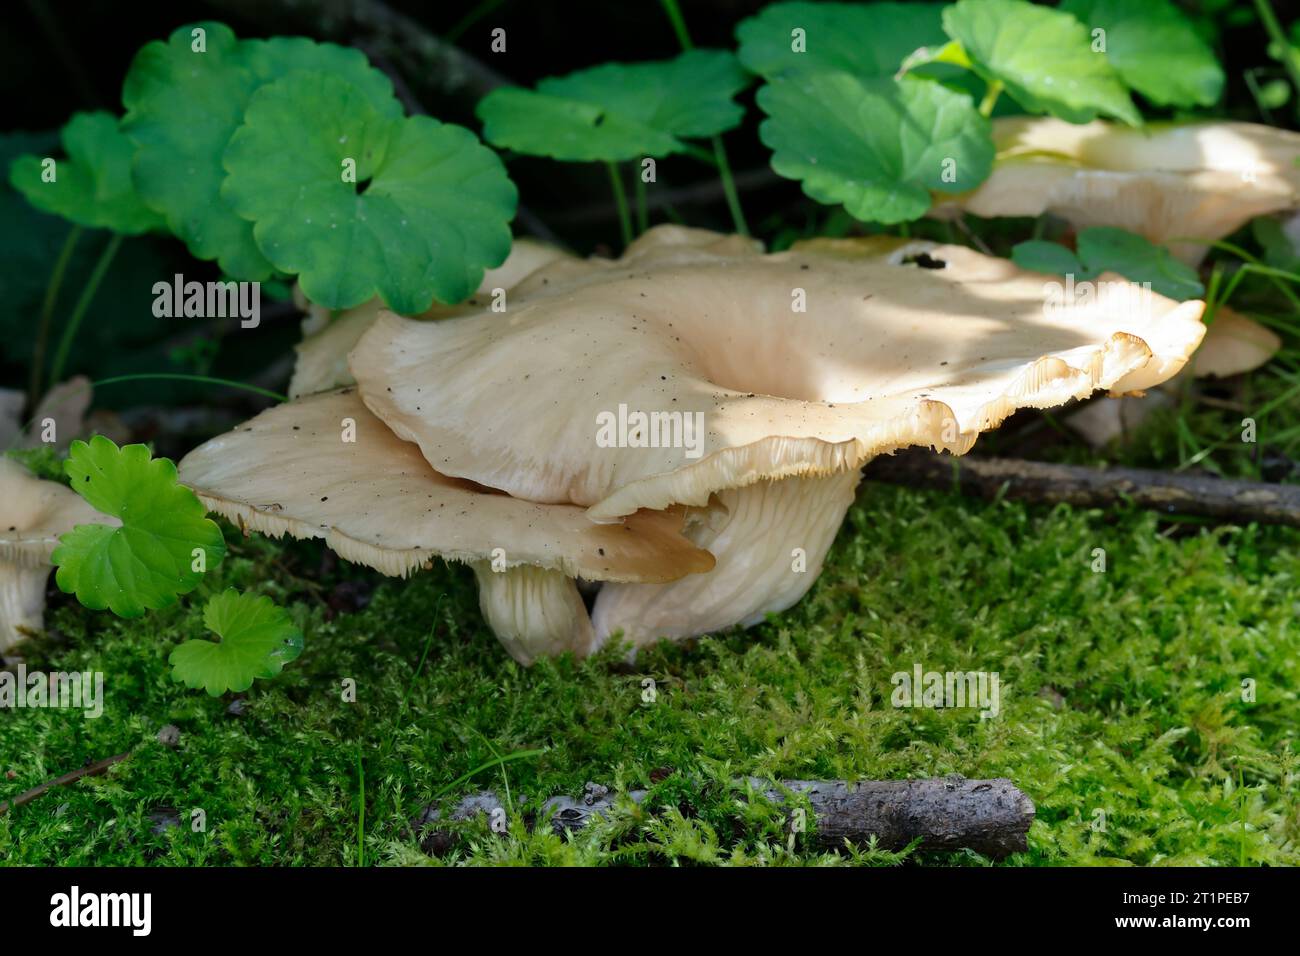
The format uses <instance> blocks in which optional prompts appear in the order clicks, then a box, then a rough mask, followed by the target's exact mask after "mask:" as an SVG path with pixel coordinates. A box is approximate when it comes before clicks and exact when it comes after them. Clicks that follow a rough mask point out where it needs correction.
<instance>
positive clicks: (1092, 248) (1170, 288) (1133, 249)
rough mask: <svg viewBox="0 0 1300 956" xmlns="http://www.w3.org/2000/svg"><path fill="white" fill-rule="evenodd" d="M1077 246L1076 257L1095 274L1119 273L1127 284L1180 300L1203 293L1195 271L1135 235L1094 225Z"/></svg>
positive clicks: (1194, 297)
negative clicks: (1141, 284)
mask: <svg viewBox="0 0 1300 956" xmlns="http://www.w3.org/2000/svg"><path fill="white" fill-rule="evenodd" d="M1076 245H1077V247H1078V250H1079V258H1080V259H1081V260H1082V261H1083V262H1084V263H1086V264H1087V266H1088V268H1089V269H1091V270H1092V271H1093V272H1094V273H1099V272H1105V271H1111V272H1118V273H1119V274H1120V275H1122V276H1124V277H1125V278H1126V279H1128V280H1129V281H1130V282H1149V283H1151V290H1152V291H1153V292H1157V293H1159V294H1160V295H1164V296H1168V297H1169V298H1171V299H1177V300H1180V301H1181V300H1184V299H1196V298H1199V297H1200V296H1202V295H1204V294H1205V287H1204V286H1203V285H1201V280H1200V277H1199V276H1198V275H1197V274H1196V270H1195V269H1193V268H1192V267H1191V266H1189V265H1187V263H1185V262H1180V261H1179V260H1178V259H1175V258H1174V257H1173V255H1172V254H1171V253H1170V252H1169V250H1168V249H1166V248H1165V247H1164V246H1161V245H1157V244H1156V243H1154V242H1152V241H1151V240H1149V239H1147V238H1145V237H1143V236H1139V235H1137V234H1136V233H1132V232H1129V231H1127V230H1125V229H1117V228H1114V227H1113V226H1094V227H1092V228H1091V229H1084V230H1082V231H1081V232H1080V233H1079V236H1078V241H1077V243H1076Z"/></svg>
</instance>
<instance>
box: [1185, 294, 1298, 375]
mask: <svg viewBox="0 0 1300 956" xmlns="http://www.w3.org/2000/svg"><path fill="white" fill-rule="evenodd" d="M1281 348H1282V339H1281V338H1280V337H1279V336H1278V334H1277V333H1276V332H1274V331H1273V330H1272V329H1270V328H1268V327H1266V326H1263V325H1260V323H1258V322H1256V321H1255V320H1254V319H1251V318H1247V317H1246V316H1244V315H1242V314H1241V313H1240V312H1237V311H1235V310H1233V309H1230V308H1228V307H1227V306H1226V305H1221V306H1219V307H1218V308H1217V309H1215V310H1214V315H1213V317H1212V318H1211V320H1210V323H1209V325H1208V326H1207V328H1206V332H1205V340H1204V341H1203V342H1201V347H1200V348H1198V349H1197V350H1196V355H1195V356H1193V358H1192V374H1193V375H1195V376H1196V377H1197V378H1205V377H1209V378H1228V377H1230V376H1232V375H1241V374H1242V373H1244V372H1253V371H1254V370H1255V369H1257V368H1259V367H1260V366H1261V365H1264V364H1265V363H1267V362H1268V361H1269V360H1270V359H1272V358H1273V356H1274V355H1276V354H1277V353H1278V351H1279V350H1280V349H1281Z"/></svg>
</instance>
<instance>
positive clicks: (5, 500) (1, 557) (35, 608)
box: [0, 457, 120, 654]
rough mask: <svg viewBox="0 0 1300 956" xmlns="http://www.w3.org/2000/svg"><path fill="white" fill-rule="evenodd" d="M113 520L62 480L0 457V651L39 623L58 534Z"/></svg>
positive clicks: (7, 647) (37, 628) (35, 629)
mask: <svg viewBox="0 0 1300 956" xmlns="http://www.w3.org/2000/svg"><path fill="white" fill-rule="evenodd" d="M119 523H120V522H119V521H118V520H117V519H116V518H111V517H109V516H108V515H104V514H101V513H100V512H98V511H96V510H95V509H94V508H92V507H91V506H90V505H89V504H87V503H86V501H85V500H84V499H83V498H82V497H81V496H80V495H78V494H77V493H76V492H74V491H72V490H71V489H69V488H67V487H65V486H64V485H61V484H59V483H58V482H54V481H44V480H42V479H40V478H37V477H35V476H34V475H32V474H31V472H29V471H28V470H27V469H26V468H24V467H23V466H22V465H20V464H19V463H18V462H16V461H14V460H13V459H12V458H4V457H0V654H4V653H5V652H6V651H8V650H9V649H10V648H12V647H13V646H14V645H15V644H17V643H18V642H19V641H21V640H22V639H23V638H24V637H26V636H28V635H29V634H31V633H34V632H39V631H40V630H41V628H42V621H43V617H44V614H45V583H46V581H47V579H48V578H49V576H50V571H52V570H53V565H52V564H51V563H50V555H51V554H53V553H54V549H55V548H56V547H57V546H58V543H59V535H61V534H65V533H66V532H68V531H71V530H72V529H73V528H74V527H76V526H77V525H79V524H108V525H117V524H119Z"/></svg>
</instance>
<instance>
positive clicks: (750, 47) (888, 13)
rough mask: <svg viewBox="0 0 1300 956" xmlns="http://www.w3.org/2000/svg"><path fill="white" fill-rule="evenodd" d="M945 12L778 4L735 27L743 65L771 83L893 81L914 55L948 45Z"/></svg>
mask: <svg viewBox="0 0 1300 956" xmlns="http://www.w3.org/2000/svg"><path fill="white" fill-rule="evenodd" d="M943 6H944V5H943V4H942V3H803V2H795V3H774V4H772V5H771V6H767V7H764V8H763V9H762V10H761V11H760V12H759V13H758V14H756V15H755V16H752V17H750V18H749V19H747V20H742V21H741V22H740V24H739V25H738V26H737V27H736V39H737V40H738V41H739V43H740V50H739V55H740V62H741V63H743V64H744V65H745V68H746V69H748V70H750V71H751V72H754V73H757V74H759V75H760V76H763V77H767V78H771V77H774V76H778V75H780V74H783V73H795V72H818V71H824V70H843V71H844V72H846V73H856V74H859V75H861V76H893V75H894V73H896V72H897V71H898V68H899V65H900V64H901V63H902V62H903V60H904V59H906V58H907V56H908V54H910V53H912V52H913V51H914V50H916V49H918V48H919V47H924V46H934V45H942V44H943V43H944V42H946V40H947V37H946V36H944V32H943V19H942V11H943ZM796 31H802V34H797V33H796Z"/></svg>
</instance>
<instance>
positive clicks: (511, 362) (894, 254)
mask: <svg viewBox="0 0 1300 956" xmlns="http://www.w3.org/2000/svg"><path fill="white" fill-rule="evenodd" d="M651 237H653V233H652V234H651V236H650V237H647V238H651ZM646 245H647V246H650V245H651V244H650V243H647V244H646ZM655 245H659V246H662V245H663V244H658V243H656V244H655ZM692 245H695V246H698V247H700V248H701V250H702V251H703V254H692V250H691V248H690V247H691V246H692ZM732 247H733V248H730V249H729V248H727V247H726V246H725V245H723V244H722V243H721V242H720V241H719V240H717V239H714V240H712V241H711V242H709V243H704V242H700V241H699V239H698V238H692V239H691V240H690V241H689V242H688V243H686V244H685V245H684V246H683V248H678V249H671V247H670V248H669V249H668V250H667V251H665V250H664V249H663V248H660V249H659V250H658V251H652V252H645V253H642V255H641V256H640V257H636V256H631V257H628V258H626V259H624V260H620V261H619V262H617V263H615V264H613V265H608V264H606V265H602V266H601V267H600V268H599V270H590V269H589V270H585V271H581V272H580V273H579V272H578V271H577V270H574V269H573V267H572V266H571V265H570V266H568V268H569V270H570V272H569V274H568V275H567V276H560V275H555V274H552V273H550V271H549V270H542V271H540V272H539V273H536V274H535V275H534V276H532V277H531V278H530V279H529V280H528V281H529V282H530V283H534V284H535V283H545V284H547V286H548V288H547V291H546V293H545V294H543V295H539V296H536V297H530V298H527V299H525V300H524V301H523V302H522V303H519V304H517V305H516V307H515V308H513V309H512V310H511V312H510V313H509V315H508V316H505V317H501V318H500V319H499V320H498V321H495V322H483V321H481V320H479V319H451V320H448V321H446V322H440V323H437V324H435V325H429V324H422V323H415V322H410V321H407V320H404V319H402V318H400V317H398V316H395V315H392V314H391V313H387V314H385V315H383V316H382V317H381V318H380V319H379V321H378V322H376V323H375V325H374V326H373V327H372V328H371V329H370V331H369V332H367V333H366V335H365V336H363V337H362V339H361V341H360V342H359V343H358V346H357V348H356V349H355V350H354V351H353V353H352V356H351V367H352V370H353V373H354V374H355V376H356V378H357V381H358V383H359V389H360V391H361V393H362V397H363V398H364V399H365V402H366V404H367V406H368V407H369V408H371V409H372V410H373V411H374V412H375V413H376V414H377V415H378V416H379V417H380V418H382V419H383V420H384V421H385V422H386V423H387V424H388V425H389V426H390V427H391V428H392V429H393V430H394V431H395V432H396V433H397V434H398V435H400V436H402V437H403V438H406V439H409V440H411V441H414V442H416V443H418V444H419V446H420V449H421V451H422V452H423V454H424V456H425V457H426V458H427V459H428V461H429V462H430V463H431V464H432V465H433V466H434V467H435V468H437V469H438V470H439V471H443V472H445V473H448V474H454V475H458V476H460V477H463V478H467V479H470V480H473V481H476V482H479V483H482V484H485V485H490V486H492V487H496V488H501V489H503V490H505V491H507V492H509V493H510V494H512V495H515V496H518V497H522V498H529V499H532V500H536V501H545V502H557V503H558V502H573V503H576V504H580V505H586V506H588V514H589V515H590V516H591V517H592V518H593V519H594V520H597V521H611V520H617V519H618V518H619V517H620V516H623V515H629V514H633V513H635V512H637V511H638V509H644V508H652V509H662V508H668V507H670V506H679V505H686V506H689V507H690V509H691V523H690V525H689V527H688V532H687V533H688V534H689V536H690V537H691V539H692V541H694V542H695V543H696V544H697V545H699V546H700V547H702V548H706V549H708V550H709V551H710V552H711V553H712V554H713V555H714V556H715V557H716V558H717V562H718V563H717V567H716V568H715V569H714V570H713V571H711V572H709V573H708V574H705V575H700V576H697V577H693V578H690V579H682V580H680V581H675V582H671V583H667V584H658V585H653V584H606V585H605V586H604V587H603V588H602V589H601V592H600V594H599V596H598V597H597V600H596V606H595V609H594V611H593V623H594V624H595V627H596V640H597V641H598V642H599V641H603V640H605V639H606V638H607V637H609V636H610V635H611V634H614V633H616V632H619V631H621V632H622V633H623V634H624V636H625V637H626V638H627V639H629V640H630V641H631V642H632V643H633V644H634V645H639V644H643V643H646V642H648V641H650V640H653V639H655V638H657V637H661V636H666V637H685V636H689V635H693V634H699V633H703V632H706V631H710V630H717V629H720V628H722V627H726V626H728V625H730V624H736V623H740V624H752V623H755V622H756V621H758V620H761V619H762V617H763V616H764V615H765V614H767V613H769V612H772V611H778V610H781V609H783V608H785V607H788V606H789V605H790V604H792V603H793V602H794V601H796V600H798V598H799V597H800V596H802V594H803V593H804V592H805V591H806V590H807V589H808V587H809V586H810V585H811V583H812V581H813V580H814V579H815V578H816V576H817V572H818V570H819V569H820V566H821V562H822V559H823V557H824V555H825V553H826V549H827V548H828V547H829V546H830V543H831V541H832V539H833V538H834V535H835V532H836V529H838V527H839V525H840V522H841V521H842V519H843V517H844V514H845V511H846V510H847V509H848V507H849V505H850V504H851V502H852V500H853V491H854V487H855V486H856V484H857V481H858V477H859V470H858V469H859V466H860V465H861V464H862V463H863V462H865V461H866V460H868V459H870V458H871V457H872V456H874V455H876V454H880V453H882V452H890V451H893V450H895V449H897V448H900V447H903V446H906V445H914V444H915V445H929V446H933V447H936V448H946V449H948V450H950V451H953V452H956V453H964V452H965V451H966V450H967V449H969V448H970V446H971V444H972V443H973V442H974V440H975V436H976V435H977V434H978V433H979V432H980V431H983V430H986V429H989V428H993V427H996V426H997V425H998V424H999V423H1000V422H1001V421H1002V420H1003V419H1004V418H1005V417H1006V416H1007V415H1009V414H1010V413H1011V412H1012V411H1014V410H1015V409H1016V408H1021V407H1037V408H1043V407H1048V406H1052V405H1059V404H1062V403H1064V402H1066V401H1069V400H1070V399H1072V398H1082V397H1084V396H1086V395H1089V394H1091V393H1092V392H1093V391H1094V390H1097V389H1112V390H1116V391H1119V392H1125V391H1131V390H1136V389H1142V388H1145V387H1147V386H1150V385H1154V384H1156V383H1158V382H1160V381H1163V380H1164V379H1165V378H1168V377H1169V376H1170V375H1173V374H1174V373H1175V372H1177V371H1178V370H1179V369H1180V368H1181V367H1182V366H1183V365H1184V363H1186V361H1187V359H1188V356H1189V355H1190V354H1191V352H1192V350H1193V349H1194V348H1195V347H1196V344H1197V343H1198V342H1199V341H1200V338H1201V336H1202V335H1203V334H1204V326H1203V325H1202V324H1201V323H1200V321H1199V317H1200V313H1201V310H1202V308H1203V304H1202V303H1200V302H1189V303H1184V304H1182V305H1179V304H1176V303H1174V302H1171V301H1169V300H1167V299H1163V298H1161V297H1159V296H1152V295H1150V294H1149V293H1147V294H1146V295H1145V297H1143V296H1142V295H1134V294H1133V290H1134V287H1133V286H1131V285H1130V284H1128V283H1126V282H1124V281H1123V280H1122V279H1120V277H1118V276H1104V277H1102V280H1100V281H1102V282H1105V283H1111V284H1113V285H1114V286H1116V287H1118V289H1119V291H1120V292H1122V293H1127V294H1120V295H1099V296H1097V297H1094V298H1093V299H1091V300H1089V301H1087V302H1071V303H1069V304H1068V305H1058V306H1056V307H1053V304H1052V303H1053V295H1054V292H1053V290H1057V291H1056V297H1057V298H1060V296H1061V294H1062V293H1063V286H1062V284H1061V283H1060V282H1059V280H1054V279H1052V278H1051V277H1048V276H1043V275H1038V274H1034V273H1028V272H1024V271H1022V270H1020V269H1017V268H1016V267H1015V266H1014V265H1012V264H1011V263H1010V262H1007V261H1005V260H998V259H992V258H989V257H986V256H981V255H979V254H978V253H974V252H972V251H970V250H969V249H965V248H961V247H955V246H937V245H934V244H932V243H904V244H901V245H900V244H899V243H896V242H892V241H889V242H881V241H867V242H863V243H854V242H831V243H817V244H813V245H810V246H808V247H805V248H796V249H793V250H791V251H789V252H785V253H781V254H778V255H766V256H765V255H760V254H758V253H756V252H755V251H754V250H753V248H752V247H751V246H749V245H747V244H745V245H739V246H736V244H734V243H733V244H732ZM1099 288H1102V287H1099Z"/></svg>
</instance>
